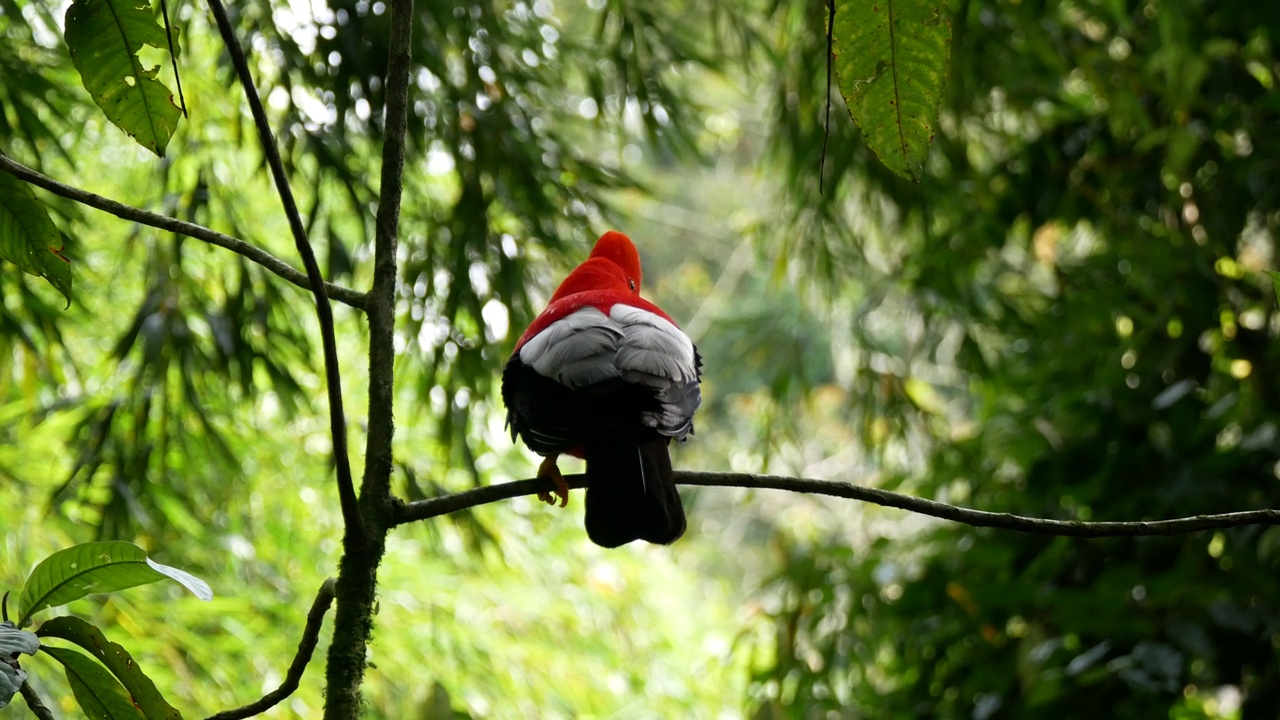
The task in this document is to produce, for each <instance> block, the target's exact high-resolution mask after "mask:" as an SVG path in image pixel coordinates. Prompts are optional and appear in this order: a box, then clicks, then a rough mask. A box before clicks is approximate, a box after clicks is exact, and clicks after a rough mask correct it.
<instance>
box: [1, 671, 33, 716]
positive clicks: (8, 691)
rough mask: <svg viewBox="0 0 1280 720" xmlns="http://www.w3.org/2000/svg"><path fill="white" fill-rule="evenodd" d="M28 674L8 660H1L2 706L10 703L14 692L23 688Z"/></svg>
mask: <svg viewBox="0 0 1280 720" xmlns="http://www.w3.org/2000/svg"><path fill="white" fill-rule="evenodd" d="M26 681H27V674H26V673H25V672H23V671H22V670H20V669H18V668H16V667H14V666H13V665H10V664H9V663H7V662H0V708H3V707H5V706H6V705H8V704H9V701H10V700H12V699H13V694H14V693H16V692H18V691H19V690H21V689H22V683H24V682H26Z"/></svg>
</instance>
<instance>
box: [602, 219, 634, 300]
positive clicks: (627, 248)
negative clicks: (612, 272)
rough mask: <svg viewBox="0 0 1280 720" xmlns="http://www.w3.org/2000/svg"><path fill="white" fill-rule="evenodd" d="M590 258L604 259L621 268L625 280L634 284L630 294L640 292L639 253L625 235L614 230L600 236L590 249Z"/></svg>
mask: <svg viewBox="0 0 1280 720" xmlns="http://www.w3.org/2000/svg"><path fill="white" fill-rule="evenodd" d="M590 257H593V258H604V259H605V260H608V261H609V262H611V263H613V264H614V265H617V266H618V267H620V268H622V270H623V272H625V273H626V274H627V279H628V280H630V281H631V282H634V283H635V287H633V288H631V292H634V293H638V292H640V276H641V273H640V253H638V252H636V246H635V245H633V244H632V243H631V239H630V238H628V237H627V236H626V235H623V234H622V233H620V232H617V231H616V230H610V231H609V232H607V233H605V234H603V235H601V236H600V239H599V240H597V241H596V246H595V247H594V248H592V249H591V255H590Z"/></svg>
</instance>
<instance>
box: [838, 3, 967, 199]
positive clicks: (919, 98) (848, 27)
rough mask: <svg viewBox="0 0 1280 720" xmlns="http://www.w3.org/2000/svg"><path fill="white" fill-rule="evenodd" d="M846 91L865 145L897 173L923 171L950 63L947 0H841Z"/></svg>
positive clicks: (841, 62)
mask: <svg viewBox="0 0 1280 720" xmlns="http://www.w3.org/2000/svg"><path fill="white" fill-rule="evenodd" d="M835 2H836V16H835V25H834V27H833V29H832V54H833V55H834V56H835V69H836V74H837V76H838V78H839V84H840V94H841V95H842V96H843V97H844V100H845V104H846V105H848V107H849V112H850V113H851V114H852V115H853V119H854V121H855V122H856V123H858V127H860V128H862V135H863V137H865V138H866V140H867V144H868V145H870V146H871V149H872V150H873V151H874V152H875V154H876V156H877V157H879V158H880V162H883V163H884V164H885V167H887V168H889V169H890V170H892V171H893V172H894V173H895V174H897V175H899V176H901V177H904V178H911V179H916V178H919V176H920V170H921V167H922V166H923V165H924V160H925V157H927V156H928V154H929V143H931V142H933V135H934V125H935V124H936V122H937V118H938V101H939V100H941V99H942V86H943V83H944V81H945V80H946V77H947V72H948V67H949V65H950V62H951V19H950V17H949V15H948V12H947V5H946V2H945V0H941V1H940V0H857V1H856V2H851V1H850V0H835Z"/></svg>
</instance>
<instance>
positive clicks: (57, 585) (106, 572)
mask: <svg viewBox="0 0 1280 720" xmlns="http://www.w3.org/2000/svg"><path fill="white" fill-rule="evenodd" d="M165 577H168V578H172V579H174V580H177V581H178V582H179V583H181V584H182V586H183V587H185V588H187V589H188V590H190V591H191V592H192V593H193V594H195V596H196V597H198V598H200V599H201V600H210V599H212V598H213V591H212V590H210V589H209V586H208V585H207V584H206V583H205V582H204V581H203V580H200V579H199V578H196V577H194V576H192V575H190V574H188V573H185V572H183V571H181V570H178V569H176V568H171V567H168V566H166V565H161V564H160V563H157V562H155V561H153V560H151V559H150V558H148V557H147V554H146V553H144V552H143V551H142V548H140V547H138V546H137V545H134V544H132V543H127V542H120V541H107V542H89V543H83V544H80V545H76V546H74V547H70V548H67V549H66V550H59V551H58V552H56V553H54V554H52V555H50V556H49V557H47V558H45V559H44V561H42V562H41V563H40V564H39V565H37V566H36V568H35V570H32V571H31V576H30V577H28V578H27V584H26V586H24V587H23V588H22V594H21V595H20V596H19V597H18V617H19V620H18V625H19V627H21V626H24V625H26V624H27V622H28V621H30V619H31V616H32V614H34V613H36V612H38V611H40V610H43V609H44V608H47V607H55V606H57V605H64V604H66V603H69V602H71V601H72V600H77V599H79V598H82V597H84V596H85V595H89V594H90V593H108V592H115V591H116V590H124V589H125V588H131V587H135V586H137V585H145V584H147V583H152V582H155V581H157V580H160V579H162V578H165Z"/></svg>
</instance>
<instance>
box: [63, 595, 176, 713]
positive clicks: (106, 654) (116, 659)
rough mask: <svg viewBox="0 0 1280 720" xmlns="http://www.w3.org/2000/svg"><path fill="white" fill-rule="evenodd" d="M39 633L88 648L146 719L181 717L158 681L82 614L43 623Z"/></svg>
mask: <svg viewBox="0 0 1280 720" xmlns="http://www.w3.org/2000/svg"><path fill="white" fill-rule="evenodd" d="M39 634H40V636H41V637H55V638H62V639H63V640H68V641H70V642H73V643H75V644H76V645H79V646H80V647H81V648H83V649H85V650H87V651H88V652H89V654H90V655H92V656H93V657H94V658H96V659H97V660H98V661H99V662H101V663H102V664H103V665H105V666H106V668H107V669H108V670H110V671H111V674H113V675H115V676H116V679H117V680H119V681H120V682H121V684H123V685H124V688H125V690H126V691H127V692H128V693H129V695H130V697H131V699H132V702H133V704H134V705H136V706H137V708H138V709H139V710H141V711H142V713H143V715H145V716H146V717H147V720H181V718H182V714H181V713H179V712H178V711H177V710H175V709H174V708H173V706H172V705H170V704H169V703H168V702H166V701H165V699H164V697H163V696H162V695H161V694H160V691H159V690H156V686H155V683H153V682H151V678H149V677H147V676H146V674H145V673H143V672H142V668H140V667H138V664H137V663H135V662H134V660H133V657H132V656H130V655H129V652H128V651H127V650H125V649H124V648H123V647H121V646H120V645H119V644H118V643H113V642H111V641H110V640H108V639H107V638H106V637H105V636H104V635H103V634H102V631H101V630H99V629H98V628H96V627H94V626H93V625H90V624H89V623H87V622H85V621H83V620H81V619H80V618H76V617H69V616H68V617H59V618H54V619H52V620H50V621H48V622H46V623H44V624H42V625H41V626H40V631H39Z"/></svg>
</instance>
